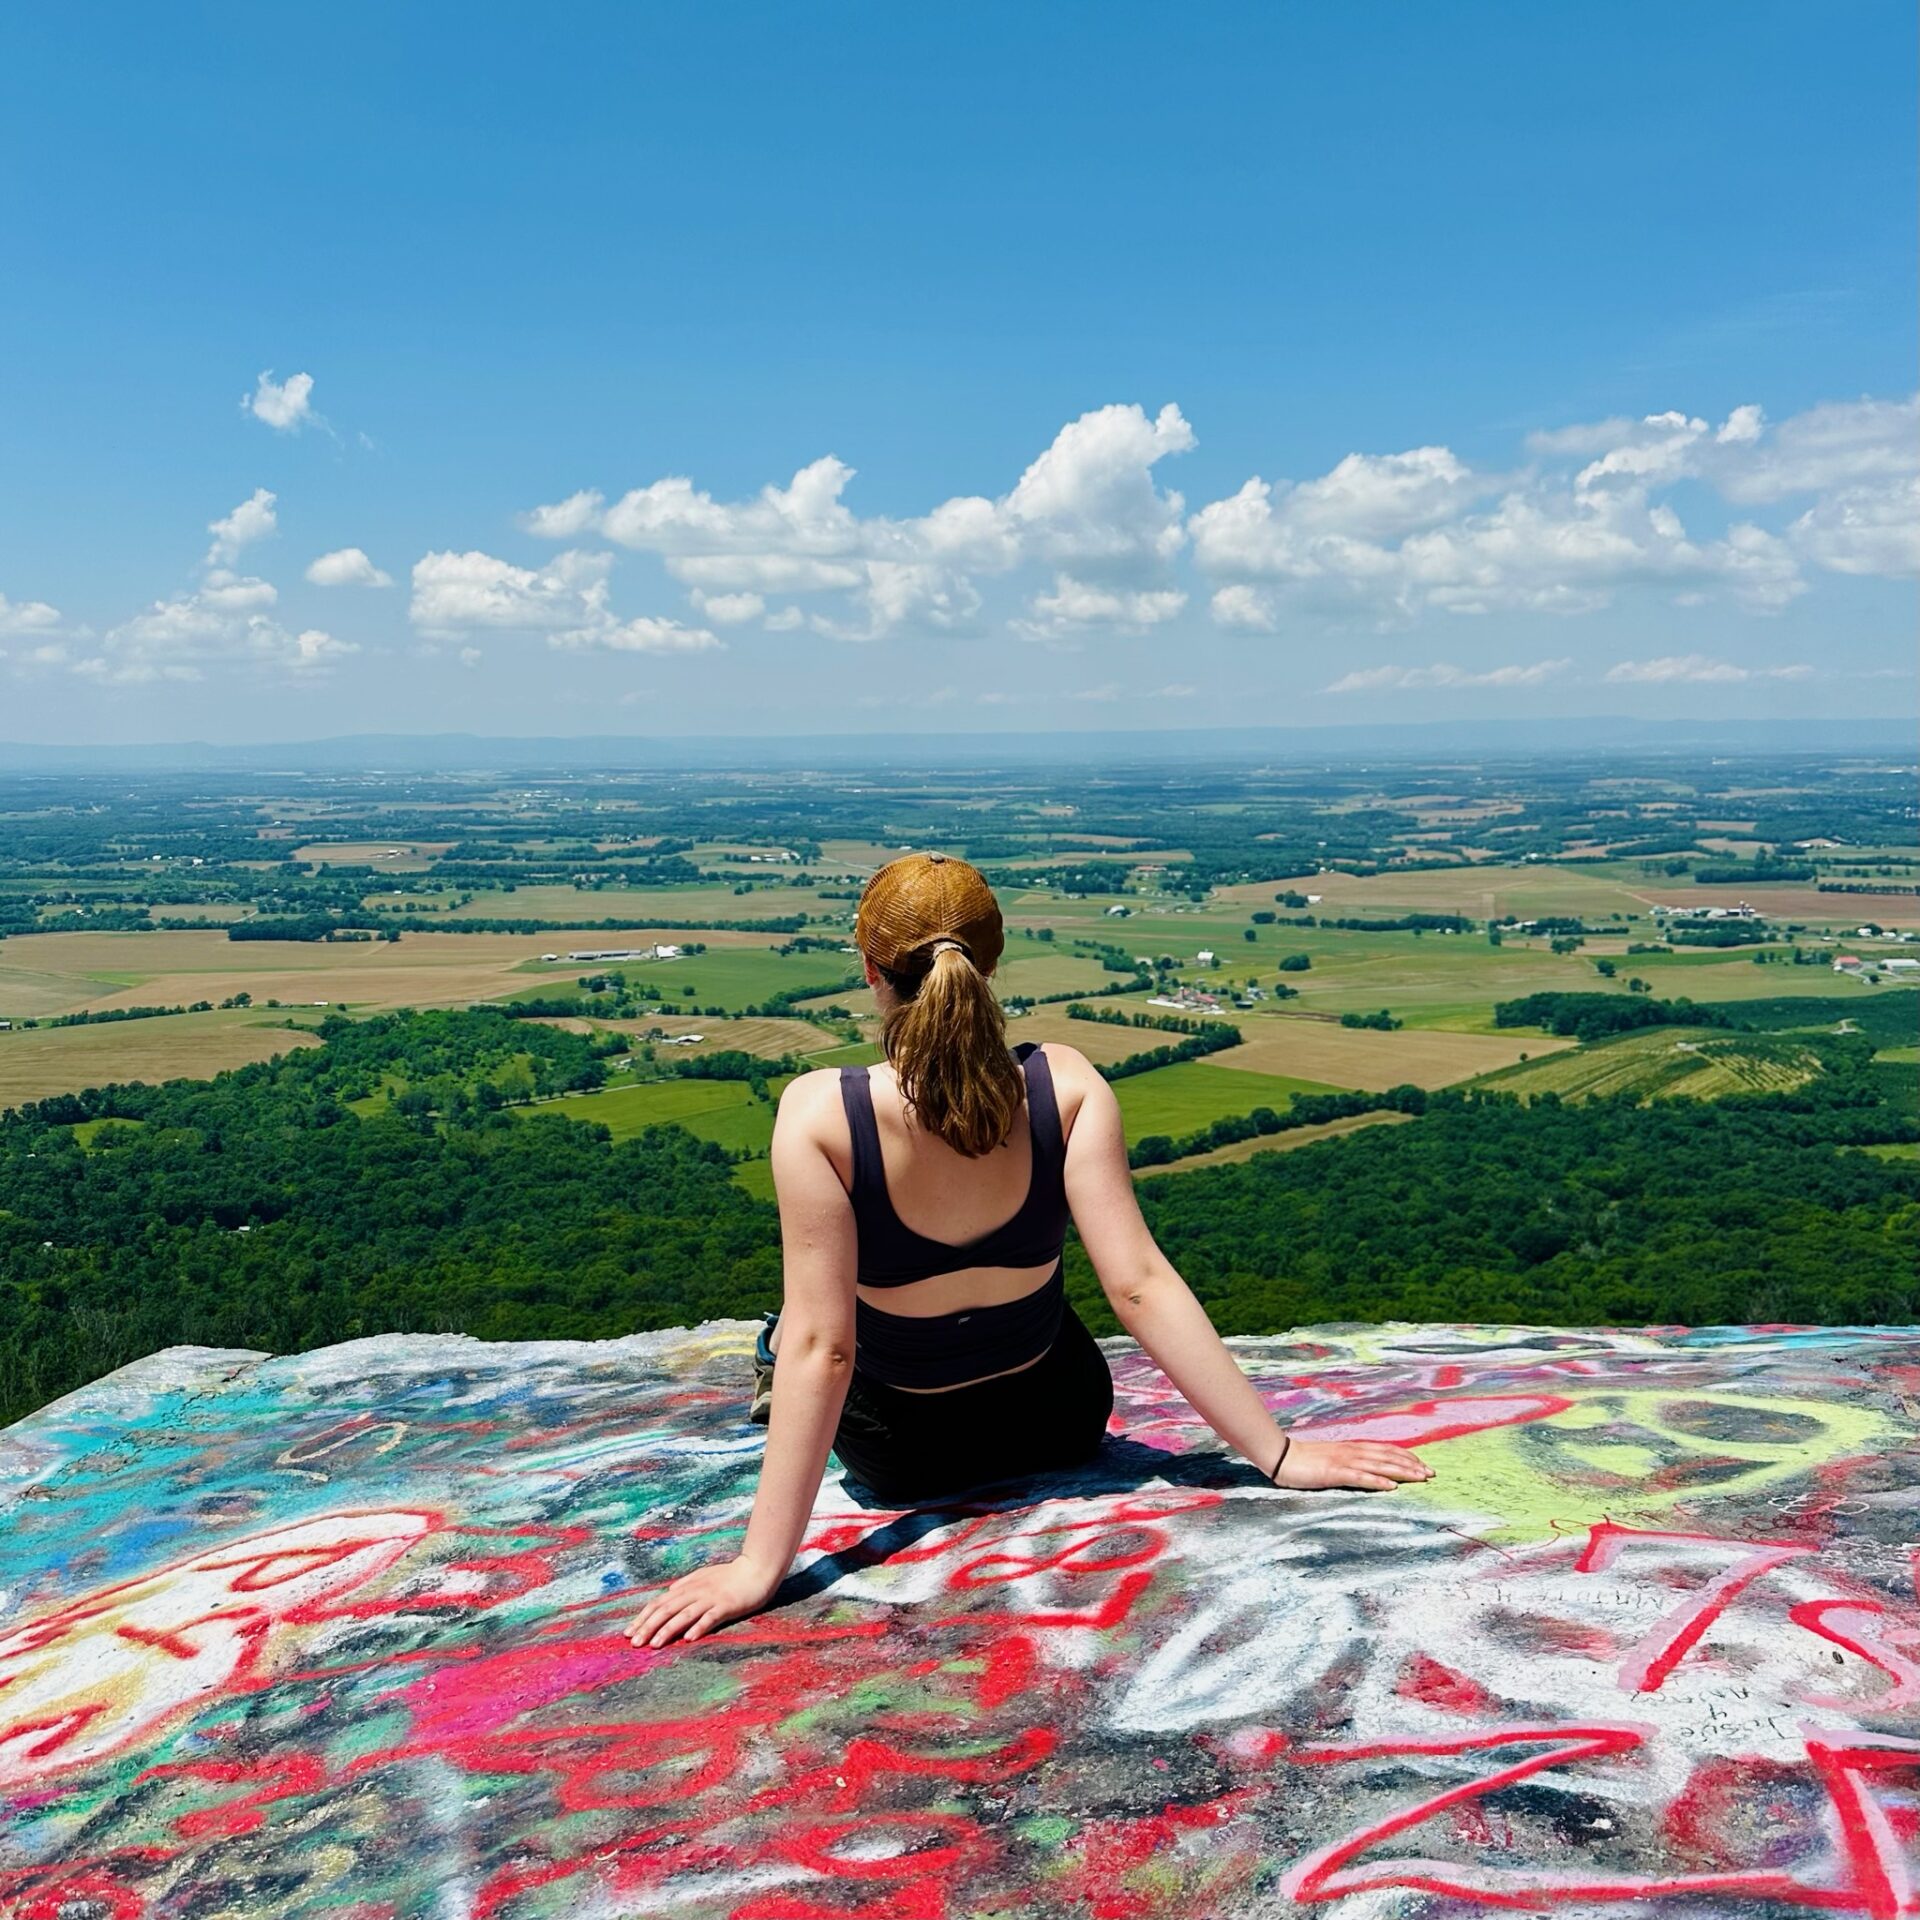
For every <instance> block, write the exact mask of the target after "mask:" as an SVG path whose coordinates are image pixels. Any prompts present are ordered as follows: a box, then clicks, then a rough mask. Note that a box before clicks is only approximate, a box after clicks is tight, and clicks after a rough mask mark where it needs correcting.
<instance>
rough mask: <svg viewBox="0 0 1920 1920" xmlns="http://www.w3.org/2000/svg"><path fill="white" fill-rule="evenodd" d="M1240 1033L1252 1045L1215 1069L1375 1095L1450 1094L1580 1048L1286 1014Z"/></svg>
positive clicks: (1249, 1021) (1546, 1040)
mask: <svg viewBox="0 0 1920 1920" xmlns="http://www.w3.org/2000/svg"><path fill="white" fill-rule="evenodd" d="M1240 1030H1241V1032H1242V1033H1244V1034H1245V1035H1246V1043H1245V1045H1243V1046H1238V1047H1233V1048H1230V1049H1229V1050H1228V1051H1227V1052H1225V1053H1216V1054H1214V1055H1212V1056H1211V1057H1210V1059H1209V1060H1208V1062H1207V1064H1208V1065H1209V1066H1218V1067H1220V1068H1223V1069H1225V1070H1227V1071H1247V1070H1250V1071H1253V1072H1255V1073H1281V1074H1289V1075H1292V1076H1295V1077H1297V1078H1299V1079H1303V1080H1317V1081H1320V1082H1322V1083H1324V1084H1325V1085H1327V1086H1332V1087H1352V1088H1358V1089H1360V1090H1362V1091H1363V1092H1369V1093H1378V1092H1381V1091H1383V1090H1384V1089H1386V1088H1388V1087H1403V1086H1413V1087H1450V1086H1453V1085H1454V1084H1455V1083H1456V1082H1458V1081H1461V1080H1472V1079H1474V1078H1476V1077H1477V1076H1479V1075H1481V1074H1484V1073H1491V1072H1493V1071H1494V1070H1495V1069H1496V1068H1498V1067H1507V1066H1512V1065H1513V1064H1514V1063H1515V1062H1516V1061H1517V1060H1518V1059H1519V1058H1520V1056H1521V1055H1522V1054H1527V1055H1530V1056H1532V1057H1534V1058H1538V1056H1539V1055H1541V1054H1543V1053H1557V1052H1561V1051H1564V1050H1565V1049H1567V1048H1570V1047H1571V1046H1572V1045H1573V1042H1572V1041H1570V1040H1557V1039H1553V1038H1550V1037H1548V1036H1545V1035H1542V1034H1538V1033H1450V1032H1445V1031H1442V1030H1439V1029H1435V1028H1425V1027H1417V1028H1416V1027H1406V1028H1403V1029H1401V1030H1400V1031H1399V1032H1398V1033H1381V1032H1378V1031H1376V1030H1373V1029H1370V1028H1364V1027H1343V1026H1341V1025H1340V1024H1339V1023H1338V1022H1337V1021H1331V1020H1307V1019H1301V1018H1299V1017H1298V1016H1288V1015H1286V1014H1275V1015H1269V1016H1267V1017H1265V1018H1262V1019H1257V1020H1256V1019H1253V1018H1250V1017H1248V1016H1245V1015H1242V1016H1241V1017H1240ZM1249 1104H1251V1105H1255V1106H1257V1105H1258V1104H1259V1102H1258V1101H1254V1102H1250V1103H1249Z"/></svg>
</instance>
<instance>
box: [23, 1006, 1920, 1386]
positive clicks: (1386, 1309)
mask: <svg viewBox="0 0 1920 1920" xmlns="http://www.w3.org/2000/svg"><path fill="white" fill-rule="evenodd" d="M322 1032H323V1034H324V1036H325V1041H326V1043H325V1044H324V1045H323V1046H320V1047H317V1048H313V1049H310V1050H307V1051H303V1052H299V1053H295V1054H292V1055H289V1056H287V1057H285V1058H283V1059H281V1060H278V1061H275V1062H271V1063H268V1064H265V1065H261V1066H253V1067H246V1068H242V1069H240V1070H238V1071H236V1072H232V1073H227V1074H223V1075H221V1076H220V1077H219V1078H218V1079H216V1080H212V1081H174V1082H171V1083H169V1084H167V1085H165V1086H159V1087H151V1086H129V1087H109V1088H105V1089H99V1090H94V1091H91V1092H89V1093H87V1094H84V1095H79V1096H62V1097H61V1098H59V1099H56V1100H49V1101H43V1102H40V1103H38V1104H37V1105H34V1106H30V1107H27V1108H25V1109H22V1110H20V1111H17V1112H14V1113H12V1114H9V1115H7V1116H6V1117H5V1118H4V1119H0V1274H4V1275H5V1276H6V1278H5V1279H4V1280H3V1281H0V1420H6V1419H13V1418H17V1417H18V1416H19V1415H21V1414H22V1413H25V1412H27V1411H29V1410H31V1409H32V1408H33V1407H35V1406H37V1405H39V1404H41V1403H42V1402H44V1401H45V1400H47V1399H49V1398H51V1397H52V1396H54V1395H56V1394H59V1393H62V1392H65V1391H67V1390H69V1389H70V1388H72V1387H75V1386H79V1385H81V1384H82V1383H84V1382H85V1381H87V1380H90V1379H92V1378H94V1377H96V1376H97V1375H99V1374H101V1373H103V1372H105V1371H107V1370H108V1369H110V1368H112V1367H115V1366H118V1365H120V1364H122V1363H123V1362H125V1361H127V1360H130V1359H133V1358H135V1357H137V1356H138V1355H141V1354H144V1353H148V1352H151V1351H152V1350H153V1349H155V1348H157V1347H163V1346H168V1345H173V1344H176V1343H179V1342H196V1343H202V1344H206V1345H215V1346H239V1347H257V1348H268V1349H272V1350H275V1351H288V1350H293V1349H298V1348H303V1347H308V1346H315V1345H321V1344H325V1343H327V1342H331V1341H337V1340H345V1339H352V1338H355V1337H357V1336H360V1335H365V1334H375V1333H387V1332H399V1331H427V1332H448V1331H464V1332H470V1333H475V1334H479V1335H482V1336H484V1337H488V1338H495V1339H524V1338H533V1337H563V1338H564V1337H597V1336H604V1335H610V1334H618V1333H625V1332H631V1331H634V1330H637V1329H642V1328H648V1327H660V1326H671V1325H683V1324H687V1323H689V1322H693V1321H698V1320H701V1319H703V1318H709V1317H713V1316H716V1315H723V1314H742V1313H751V1312H755V1311H758V1310H759V1309H761V1308H763V1307H767V1306H771V1305H773V1304H775V1303H776V1301H777V1299H778V1294H779V1247H778V1231H777V1222H776V1217H775V1213H774V1210H773V1208H772V1207H771V1206H770V1205H769V1204H767V1203H766V1202H764V1201H761V1200H757V1199H755V1198H753V1197H751V1196H750V1195H748V1194H747V1193H745V1192H743V1191H742V1190H741V1189H740V1188H739V1187H738V1186H736V1185H735V1184H734V1182H733V1180H732V1179H731V1177H730V1170H729V1166H728V1162H727V1157H726V1155H725V1154H724V1153H722V1152H721V1150H720V1149H719V1148H717V1147H714V1146H711V1145H707V1144H703V1143H701V1142H698V1141H696V1140H694V1139H693V1138H692V1137H691V1136H690V1135H688V1134H686V1133H684V1132H682V1131H680V1130H678V1129H675V1128H662V1129H657V1130H654V1131H651V1132H647V1133H644V1134H642V1135H641V1136H639V1137H638V1138H637V1139H631V1140H626V1141H623V1142H620V1143H618V1144H614V1143H613V1142H612V1141H611V1140H610V1138H609V1135H608V1133H607V1131H606V1129H604V1128H603V1127H599V1126H595V1125H590V1124H586V1123H582V1122H578V1121H574V1120H569V1119H566V1118H563V1117H561V1116H560V1115H558V1114H555V1113H548V1112H542V1111H541V1109H540V1108H539V1107H538V1106H533V1107H519V1108H515V1107H509V1106H503V1105H502V1104H500V1101H499V1095H498V1081H499V1079H500V1077H501V1076H502V1074H503V1072H504V1071H506V1070H507V1069H509V1067H510V1068H511V1071H512V1073H513V1076H514V1079H515V1080H516V1082H517V1083H519V1084H520V1085H521V1086H523V1087H524V1086H527V1085H529V1084H530V1085H531V1086H532V1088H533V1089H534V1090H535V1091H547V1090H556V1091H557V1090H560V1089H563V1088H566V1087H570V1086H580V1085H591V1084H593V1083H594V1082H595V1081H596V1080H597V1079H598V1078H599V1076H600V1074H601V1071H602V1068H601V1063H600V1061H599V1060H598V1059H597V1058H596V1057H595V1056H594V1053H593V1050H592V1047H591V1044H590V1043H589V1042H588V1041H586V1040H584V1039H582V1038H580V1037H579V1036H576V1035H572V1034H568V1033H565V1032H562V1031H560V1030H557V1029H553V1028H545V1027H540V1026H537V1025H534V1024H532V1023H529V1022H524V1021H512V1020H509V1019H508V1018H506V1016H505V1015H504V1014H502V1013H501V1012H500V1011H498V1010H497V1009H476V1010H473V1011H471V1012H467V1013H407V1014H394V1015H386V1016H382V1017H380V1018H378V1019H373V1020H367V1021H361V1022H348V1021H344V1020H336V1021H330V1022H329V1023H328V1024H327V1025H326V1026H325V1027H324V1028H323V1029H322ZM1859 1053H1860V1055H1861V1059H1860V1062H1859V1064H1858V1065H1857V1068H1856V1070H1853V1071H1841V1072H1838V1073H1830V1074H1829V1075H1827V1076H1826V1077H1825V1078H1823V1079H1822V1080H1821V1081H1820V1082H1818V1083H1816V1084H1815V1086H1813V1087H1810V1088H1807V1089H1803V1090H1802V1091H1800V1092H1798V1093H1795V1094H1790V1095H1779V1096H1771V1097H1737V1098H1729V1099H1725V1100H1721V1101H1718V1102H1715V1103H1711V1104H1709V1103H1697V1102H1686V1101H1668V1102H1657V1103H1654V1104H1653V1105H1651V1106H1635V1105H1632V1104H1629V1103H1627V1102H1624V1101H1621V1102H1610V1101H1604V1100H1598V1101H1589V1102H1586V1103H1584V1104H1580V1105H1572V1104H1561V1103H1559V1102H1557V1101H1556V1100H1554V1099H1553V1098H1551V1097H1546V1098H1542V1099H1540V1100H1538V1101H1536V1102H1534V1103H1533V1104H1532V1105H1523V1104H1521V1103H1520V1102H1519V1101H1517V1100H1515V1099H1513V1098H1512V1097H1511V1096H1505V1095H1498V1094H1481V1095H1472V1094H1464V1093H1453V1094H1448V1095H1445V1096H1438V1097H1433V1098H1430V1099H1428V1100H1427V1101H1426V1102H1425V1103H1424V1104H1425V1107H1426V1111H1425V1112H1424V1114H1423V1115H1422V1116H1421V1117H1420V1118H1419V1119H1417V1120H1416V1121H1414V1122H1412V1123H1410V1124H1407V1125H1404V1126H1400V1127H1394V1128H1380V1129H1377V1130H1373V1131H1368V1132H1364V1133H1360V1134H1356V1135H1354V1136H1352V1137H1351V1138H1347V1139H1343V1140H1337V1141H1329V1142H1326V1143H1324V1144H1320V1145H1316V1146H1313V1147H1310V1148H1306V1149H1304V1150H1302V1151H1300V1152H1297V1153H1290V1154H1275V1155H1264V1156H1261V1157H1259V1158H1256V1159H1254V1160H1251V1161H1249V1162H1247V1163H1245V1164H1243V1165H1239V1166H1230V1167H1220V1168H1213V1169H1206V1170H1202V1171H1198V1172H1195V1173H1190V1174H1183V1175H1179V1176H1177V1177H1173V1178H1167V1179H1162V1180H1158V1181H1155V1182H1152V1183H1150V1184H1149V1185H1148V1186H1147V1187H1146V1189H1145V1190H1144V1191H1143V1193H1142V1203H1143V1205H1144V1206H1145V1207H1146V1210H1147V1215H1148V1218H1149V1220H1150V1222H1151V1224H1152V1225H1153V1228H1154V1230H1155V1232H1156V1233H1157V1234H1158V1235H1159V1236H1160V1237H1161V1242H1162V1244H1163V1245H1164V1246H1165V1247H1166V1249H1167V1251H1168V1253H1169V1254H1170V1255H1171V1256H1172V1257H1173V1259H1174V1260H1175V1262H1176V1263H1177V1264H1179V1265H1180V1267H1181V1268H1182V1270H1183V1271H1184V1272H1185V1273H1186V1274H1187V1275H1188V1277H1189V1278H1190V1279H1191V1280H1192V1281H1193V1282H1194V1284H1195V1286H1196V1287H1197V1288H1198V1289H1199V1291H1200V1292H1201V1294H1202V1296H1203V1298H1205V1300H1206V1301H1207V1303H1208V1305H1209V1307H1210V1308H1211V1309H1212V1311H1213V1312H1214V1313H1215V1315H1216V1317H1217V1318H1218V1320H1219V1323H1220V1324H1221V1326H1222V1327H1223V1328H1224V1329H1226V1330H1227V1331H1229V1332H1239V1333H1254V1332H1269V1331H1272V1330H1274V1329H1276V1328H1281V1327H1286V1326H1291V1325H1296V1324H1301V1323H1305V1322H1310V1321H1315V1320H1329V1319H1347V1320H1376V1319H1386V1318H1398V1317H1405V1318H1412V1319H1431V1320H1455V1319H1462V1320H1495V1321H1499V1320H1531V1321H1545V1322H1559V1323H1564V1324H1592V1323H1595V1322H1601V1323H1631V1322H1645V1321H1657V1322H1666V1321H1686V1322H1692V1323H1705V1322H1714V1321H1739V1320H1763V1321H1768V1320H1797V1321H1830V1322H1831V1321H1910V1320H1914V1319H1916V1318H1920V1298H1917V1297H1916V1285H1915V1271H1914V1257H1913V1250H1914V1247H1915V1245H1916V1243H1917V1242H1920V1167H1916V1166H1915V1165H1914V1163H1913V1162H1911V1161H1910V1160H1895V1159H1887V1158H1881V1157H1876V1156H1874V1155H1871V1154H1868V1153H1865V1152H1861V1151H1857V1150H1855V1149H1857V1148H1859V1147H1862V1146H1869V1145H1876V1144H1885V1143H1890V1142H1896V1141H1911V1140H1914V1139H1916V1138H1920V1125H1916V1123H1915V1121H1914V1120H1913V1119H1912V1118H1911V1117H1910V1115H1909V1113H1908V1112H1907V1111H1906V1110H1905V1109H1904V1108H1903V1107H1902V1106H1900V1105H1896V1104H1894V1103H1893V1102H1891V1101H1890V1100H1889V1099H1888V1097H1887V1096H1888V1093H1889V1090H1890V1088H1891V1087H1892V1084H1893V1083H1892V1081H1891V1080H1889V1079H1888V1078H1887V1077H1886V1076H1885V1075H1882V1074H1880V1073H1878V1072H1877V1070H1875V1069H1873V1068H1872V1067H1871V1066H1870V1065H1869V1064H1868V1063H1867V1062H1866V1060H1865V1054H1866V1049H1865V1047H1864V1046H1863V1047H1861V1048H1860V1049H1859ZM1841 1064H1842V1065H1843V1066H1844V1065H1845V1064H1846V1063H1845V1060H1844V1058H1842V1061H1841ZM395 1087H402V1088H404V1091H403V1092H402V1093H400V1094H399V1095H398V1096H397V1097H395V1098H393V1099H391V1100H389V1101H387V1102H385V1103H384V1104H383V1103H381V1102H380V1101H379V1100H378V1099H377V1098H375V1097H374V1096H376V1095H377V1094H378V1093H379V1092H380V1091H381V1090H383V1089H385V1090H388V1091H391V1090H392V1089H393V1088H395ZM350 1101H351V1102H358V1103H359V1105H358V1106H357V1107H356V1106H352V1105H349V1104H348V1103H349V1102H350ZM1069 1275H1070V1283H1071V1287H1072V1291H1073V1293H1074V1297H1075V1298H1076V1299H1077V1300H1078V1301H1079V1302H1080V1303H1081V1306H1082V1309H1083V1311H1084V1312H1085V1313H1086V1315H1087V1317H1088V1319H1089V1322H1090V1323H1091V1324H1093V1325H1094V1326H1095V1327H1096V1329H1097V1330H1098V1331H1101V1332H1111V1331H1113V1330H1114V1323H1113V1320H1112V1317H1111V1315H1110V1313H1108V1311H1107V1309H1106V1307H1105V1303H1104V1301H1102V1300H1101V1299H1100V1298H1099V1295H1098V1290H1097V1288H1096V1287H1095V1285H1094V1283H1093V1281H1092V1278H1091V1275H1090V1274H1089V1272H1088V1271H1087V1267H1086V1262H1085V1259H1084V1256H1083V1255H1081V1254H1080V1253H1079V1251H1078V1249H1077V1248H1076V1249H1074V1250H1073V1252H1072V1253H1071V1254H1070V1260H1069Z"/></svg>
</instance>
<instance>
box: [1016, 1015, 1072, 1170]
mask: <svg viewBox="0 0 1920 1920" xmlns="http://www.w3.org/2000/svg"><path fill="white" fill-rule="evenodd" d="M1015 1052H1017V1053H1018V1054H1019V1056H1020V1065H1021V1068H1022V1070H1023V1071H1024V1072H1025V1074H1026V1077H1027V1130H1028V1132H1029V1133H1031V1134H1032V1136H1033V1155H1034V1158H1035V1159H1036V1160H1040V1161H1044V1162H1046V1163H1048V1164H1050V1165H1053V1164H1057V1163H1058V1162H1060V1161H1061V1160H1063V1159H1064V1158H1065V1157H1066V1141H1065V1139H1064V1137H1063V1136H1062V1134H1061V1131H1060V1102H1059V1101H1058V1099H1056V1098H1055V1096H1054V1091H1053V1065H1052V1062H1050V1061H1049V1060H1048V1058H1047V1056H1046V1053H1045V1052H1044V1051H1043V1049H1042V1048H1041V1047H1040V1046H1038V1045H1037V1044H1036V1043H1035V1042H1034V1041H1031V1040H1028V1041H1024V1042H1022V1044H1021V1045H1020V1046H1019V1047H1017V1048H1016V1049H1015Z"/></svg>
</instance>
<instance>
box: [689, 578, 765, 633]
mask: <svg viewBox="0 0 1920 1920" xmlns="http://www.w3.org/2000/svg"><path fill="white" fill-rule="evenodd" d="M688 598H689V599H691V600H692V602H693V604H694V606H695V607H696V608H697V609H698V610H699V611H700V612H701V613H704V614H705V615H706V616H707V618H708V619H709V620H712V621H715V622H716V623H717V624H719V625H720V626H723V627H737V626H742V625H744V624H745V623H746V622H747V621H749V620H758V619H759V618H760V617H761V616H762V615H763V614H764V613H765V612H766V610H767V603H766V601H765V600H763V599H762V598H761V597H760V595H759V594H757V593H703V592H701V590H700V589H699V588H698V587H696V588H694V590H693V592H692V593H691V594H690V595H689V596H688Z"/></svg>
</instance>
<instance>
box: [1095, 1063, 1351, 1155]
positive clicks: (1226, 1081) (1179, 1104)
mask: <svg viewBox="0 0 1920 1920" xmlns="http://www.w3.org/2000/svg"><path fill="white" fill-rule="evenodd" d="M1231 1057H1232V1056H1231V1055H1230V1054H1229V1055H1225V1056H1215V1059H1210V1060H1182V1061H1180V1062H1178V1063H1177V1064H1176V1065H1174V1066H1171V1067H1156V1068H1155V1069H1154V1070H1153V1071H1152V1072H1151V1073H1136V1074H1131V1075H1129V1076H1128V1077H1127V1078H1126V1079H1124V1080H1116V1081H1115V1082H1114V1083H1113V1090H1114V1093H1115V1094H1116V1095H1117V1096H1118V1097H1119V1101H1120V1113H1121V1117H1122V1119H1123V1120H1124V1121H1125V1123H1126V1130H1127V1138H1128V1140H1129V1141H1134V1140H1142V1139H1145V1138H1146V1136H1147V1135H1148V1134H1150V1133H1171V1134H1182V1133H1191V1132H1192V1131H1193V1130H1194V1129H1195V1128H1196V1127H1204V1126H1206V1125H1208V1124H1209V1123H1210V1122H1212V1121H1214V1120H1220V1119H1224V1118H1225V1117H1226V1116H1227V1115H1228V1114H1234V1113H1251V1112H1252V1111H1253V1109H1254V1108H1255V1107H1272V1108H1273V1109H1274V1111H1275V1112H1276V1113H1284V1112H1286V1110H1287V1108H1288V1107H1289V1106H1290V1105H1291V1104H1292V1103H1293V1096H1294V1095H1295V1094H1296V1093H1333V1092H1336V1091H1337V1089H1336V1088H1334V1087H1333V1086H1331V1085H1329V1084H1328V1083H1327V1082H1325V1081H1321V1080H1300V1079H1295V1078H1293V1077H1292V1076H1290V1075H1285V1074H1278V1073H1255V1072H1243V1071H1229V1070H1228V1069H1227V1068H1225V1067H1223V1066H1220V1065H1217V1064H1216V1060H1218V1059H1220V1058H1229V1059H1230V1058H1231Z"/></svg>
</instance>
